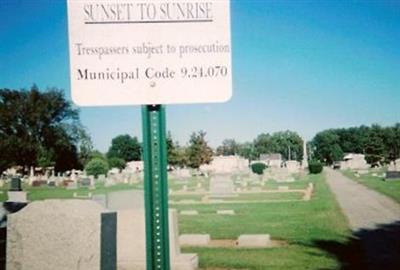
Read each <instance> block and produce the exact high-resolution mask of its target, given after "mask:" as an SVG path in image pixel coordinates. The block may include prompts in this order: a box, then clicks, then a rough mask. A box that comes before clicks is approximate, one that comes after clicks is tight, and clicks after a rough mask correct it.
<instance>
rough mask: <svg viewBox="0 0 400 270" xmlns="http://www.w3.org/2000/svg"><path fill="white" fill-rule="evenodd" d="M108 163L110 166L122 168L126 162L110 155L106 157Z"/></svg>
mask: <svg viewBox="0 0 400 270" xmlns="http://www.w3.org/2000/svg"><path fill="white" fill-rule="evenodd" d="M108 165H109V166H110V168H118V169H120V170H122V169H125V167H126V162H125V160H123V159H122V158H117V157H112V158H109V159H108Z"/></svg>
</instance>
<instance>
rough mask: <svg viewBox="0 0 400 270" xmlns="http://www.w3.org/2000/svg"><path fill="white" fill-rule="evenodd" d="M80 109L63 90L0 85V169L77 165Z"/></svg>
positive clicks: (59, 169)
mask: <svg viewBox="0 0 400 270" xmlns="http://www.w3.org/2000/svg"><path fill="white" fill-rule="evenodd" d="M80 130H83V127H82V125H81V124H80V122H79V111H78V110H77V109H75V108H73V106H72V104H71V102H69V101H67V100H66V99H65V98H64V94H63V91H62V90H59V89H56V88H51V89H48V90H47V91H40V90H39V89H38V87H37V86H35V85H34V86H32V88H31V89H30V90H21V91H18V90H11V89H0V160H1V161H0V170H4V169H5V168H7V167H9V166H11V165H21V166H24V167H29V166H38V165H42V166H47V165H52V166H55V169H56V171H64V170H69V169H72V168H79V167H80V164H79V160H78V152H79V151H78V145H79V143H80V140H81V137H80V136H79V132H77V131H80Z"/></svg>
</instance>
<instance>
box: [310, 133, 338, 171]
mask: <svg viewBox="0 0 400 270" xmlns="http://www.w3.org/2000/svg"><path fill="white" fill-rule="evenodd" d="M339 143H340V137H339V135H337V134H336V133H335V131H334V130H331V129H330V130H325V131H322V132H320V133H318V134H317V135H316V136H315V137H314V139H313V147H314V149H315V150H314V157H315V158H316V159H318V160H320V161H323V162H325V163H327V164H332V163H333V162H334V161H339V160H342V158H343V155H344V154H343V150H342V148H341V147H340V144H339Z"/></svg>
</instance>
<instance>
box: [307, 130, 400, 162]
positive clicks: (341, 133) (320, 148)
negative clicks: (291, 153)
mask: <svg viewBox="0 0 400 270" xmlns="http://www.w3.org/2000/svg"><path fill="white" fill-rule="evenodd" d="M312 145H313V150H314V156H315V158H317V159H319V160H320V161H323V162H326V163H328V164H331V163H332V162H333V161H336V160H341V159H342V157H343V153H359V154H365V158H366V160H367V162H368V163H370V164H372V165H375V164H377V163H389V162H390V161H392V160H396V159H397V158H400V123H398V124H395V125H394V126H391V127H381V126H379V125H372V126H370V127H367V126H360V127H351V128H347V129H343V128H342V129H329V130H325V131H322V132H319V133H317V135H316V136H315V137H314V139H313V141H312Z"/></svg>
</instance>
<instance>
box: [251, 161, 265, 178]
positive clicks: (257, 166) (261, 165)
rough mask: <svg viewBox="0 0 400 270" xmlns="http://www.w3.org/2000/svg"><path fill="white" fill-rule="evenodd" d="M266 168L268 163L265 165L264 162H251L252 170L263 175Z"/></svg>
mask: <svg viewBox="0 0 400 270" xmlns="http://www.w3.org/2000/svg"><path fill="white" fill-rule="evenodd" d="M266 168H267V165H265V164H264V163H262V162H257V163H253V164H251V171H252V172H253V173H255V174H258V175H262V174H263V173H264V170H265V169H266Z"/></svg>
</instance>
